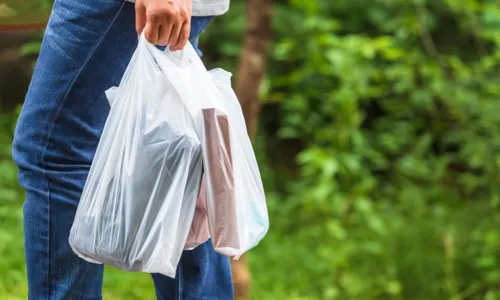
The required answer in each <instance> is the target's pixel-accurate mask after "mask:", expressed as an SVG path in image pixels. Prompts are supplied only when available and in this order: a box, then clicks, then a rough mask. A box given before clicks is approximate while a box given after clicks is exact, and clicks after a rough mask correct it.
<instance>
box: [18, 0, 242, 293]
mask: <svg viewBox="0 0 500 300" xmlns="http://www.w3.org/2000/svg"><path fill="white" fill-rule="evenodd" d="M134 18H135V16H134V6H133V4H131V3H126V2H124V1H122V0H56V1H55V4H54V8H53V11H52V15H51V18H50V21H49V24H48V27H47V30H46V32H45V37H44V40H43V45H42V49H41V52H40V56H39V59H38V62H37V65H36V67H35V72H34V75H33V78H32V82H31V85H30V88H29V91H28V94H27V96H26V101H25V103H24V106H23V109H22V112H21V116H20V118H19V121H18V125H17V129H16V133H15V137H14V146H13V158H14V161H15V162H16V164H17V165H18V167H19V182H20V184H21V185H22V186H23V187H24V188H25V189H26V197H27V198H26V201H25V203H24V207H23V213H24V231H25V251H26V263H27V270H28V286H29V299H34V300H38V299H71V300H73V299H101V298H102V280H103V267H102V265H97V264H92V263H88V262H86V261H84V260H82V259H80V258H79V257H77V256H76V255H75V254H74V253H73V252H72V250H71V248H70V246H69V243H68V236H69V231H70V228H71V225H72V222H73V218H74V216H75V212H76V208H77V205H78V201H79V198H80V194H81V192H82V189H83V186H84V183H85V180H86V178H87V175H88V171H89V169H90V165H91V162H92V158H93V156H94V153H95V150H96V146H97V143H98V141H99V137H100V135H101V133H102V129H103V126H104V123H105V120H106V117H107V115H108V112H109V104H108V101H107V99H106V98H105V94H104V91H105V90H106V89H108V88H110V87H111V86H116V85H118V84H119V82H120V78H121V76H122V74H123V72H124V71H125V68H126V67H127V64H128V62H129V59H130V58H131V56H132V53H133V52H134V50H135V48H136V46H137V35H136V33H135V24H134V23H135V21H134ZM210 20H211V17H202V18H195V17H193V20H192V31H191V37H190V40H191V41H192V43H193V44H195V45H196V37H197V35H198V34H199V33H200V32H201V31H202V29H203V28H204V27H205V26H206V25H207V24H208V23H209V22H210ZM177 273H178V276H177V278H176V279H170V278H167V277H164V276H161V275H153V279H154V284H155V288H156V292H157V296H158V298H159V299H196V300H198V299H223V300H224V299H232V298H233V290H232V280H231V273H230V264H229V260H228V258H226V257H223V256H221V255H219V254H217V253H215V252H214V250H213V247H212V245H211V243H210V242H207V243H205V244H204V245H202V246H200V247H199V248H197V249H195V250H194V251H190V252H185V253H184V254H183V256H182V259H181V262H180V264H179V266H178V271H177Z"/></svg>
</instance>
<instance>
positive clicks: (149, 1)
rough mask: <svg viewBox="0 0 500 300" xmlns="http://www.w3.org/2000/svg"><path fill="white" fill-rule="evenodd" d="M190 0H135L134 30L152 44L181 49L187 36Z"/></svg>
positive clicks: (189, 19) (189, 20)
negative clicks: (142, 34)
mask: <svg viewBox="0 0 500 300" xmlns="http://www.w3.org/2000/svg"><path fill="white" fill-rule="evenodd" d="M190 2H191V1H184V0H183V1H180V0H170V1H165V0H137V1H136V7H135V11H136V30H137V33H138V34H141V33H142V32H144V36H145V38H146V40H147V41H148V42H150V43H151V44H153V45H161V46H166V45H170V49H172V50H180V49H182V48H183V47H184V46H185V45H186V43H187V40H188V38H189V30H190V22H191V9H190V5H187V4H189V3H190Z"/></svg>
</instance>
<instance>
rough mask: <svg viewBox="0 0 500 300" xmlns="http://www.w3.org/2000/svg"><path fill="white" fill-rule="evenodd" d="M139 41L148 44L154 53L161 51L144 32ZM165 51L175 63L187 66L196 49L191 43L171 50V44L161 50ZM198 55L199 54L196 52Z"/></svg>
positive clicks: (164, 53) (191, 60)
mask: <svg viewBox="0 0 500 300" xmlns="http://www.w3.org/2000/svg"><path fill="white" fill-rule="evenodd" d="M139 39H140V40H139V42H142V43H145V44H146V46H147V47H148V49H149V50H151V51H152V52H153V53H154V52H158V51H161V50H160V49H158V48H156V47H155V46H153V44H151V43H150V42H148V41H147V40H146V37H145V36H144V33H141V35H140V37H139ZM161 52H163V55H165V56H166V57H167V58H168V59H169V60H170V61H171V62H173V63H175V64H176V65H177V66H179V67H181V68H182V67H187V66H189V65H190V64H191V63H192V62H193V53H194V54H196V51H194V49H193V46H191V44H189V43H188V44H186V46H185V47H184V48H183V49H182V50H178V51H170V46H167V47H166V48H165V50H163V51H161ZM196 57H198V55H197V54H196Z"/></svg>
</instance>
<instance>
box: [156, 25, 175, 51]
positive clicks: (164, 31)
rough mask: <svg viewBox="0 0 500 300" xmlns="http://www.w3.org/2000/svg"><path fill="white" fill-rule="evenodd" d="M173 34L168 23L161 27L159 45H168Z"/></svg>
mask: <svg viewBox="0 0 500 300" xmlns="http://www.w3.org/2000/svg"><path fill="white" fill-rule="evenodd" d="M171 32H172V26H171V25H170V24H169V23H168V22H166V23H163V24H162V25H160V30H159V38H158V45H160V46H166V45H168V41H169V40H170V36H171Z"/></svg>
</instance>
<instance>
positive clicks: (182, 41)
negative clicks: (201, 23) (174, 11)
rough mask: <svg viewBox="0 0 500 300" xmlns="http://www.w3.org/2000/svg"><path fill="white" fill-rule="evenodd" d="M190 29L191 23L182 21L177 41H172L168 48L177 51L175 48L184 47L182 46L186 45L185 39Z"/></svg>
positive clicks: (186, 39) (187, 37)
mask: <svg viewBox="0 0 500 300" xmlns="http://www.w3.org/2000/svg"><path fill="white" fill-rule="evenodd" d="M190 31H191V24H190V23H189V22H184V24H182V28H181V30H180V31H179V37H178V40H177V43H175V44H174V43H172V44H171V45H172V46H171V47H170V50H172V51H177V50H181V49H182V48H184V46H186V44H187V41H188V39H189V32H190Z"/></svg>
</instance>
